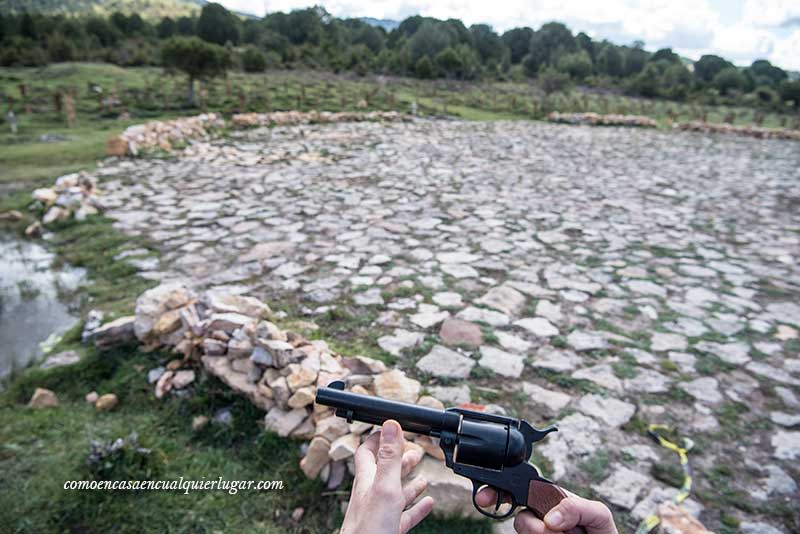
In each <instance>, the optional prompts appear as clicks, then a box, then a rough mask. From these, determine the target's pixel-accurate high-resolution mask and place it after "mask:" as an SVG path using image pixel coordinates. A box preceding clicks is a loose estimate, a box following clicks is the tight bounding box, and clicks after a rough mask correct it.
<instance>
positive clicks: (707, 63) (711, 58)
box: [694, 54, 733, 82]
mask: <svg viewBox="0 0 800 534" xmlns="http://www.w3.org/2000/svg"><path fill="white" fill-rule="evenodd" d="M732 67H733V63H731V62H730V61H728V60H726V59H723V58H721V57H719V56H715V55H713V54H706V55H704V56H702V57H700V59H698V60H697V61H696V62H695V64H694V75H695V76H696V77H697V78H699V79H701V80H703V81H704V82H710V81H711V80H712V79H714V76H716V75H717V73H718V72H719V71H721V70H723V69H727V68H732Z"/></svg>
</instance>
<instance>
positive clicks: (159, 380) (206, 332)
mask: <svg viewBox="0 0 800 534" xmlns="http://www.w3.org/2000/svg"><path fill="white" fill-rule="evenodd" d="M271 318H273V314H272V312H271V311H270V309H269V307H268V306H267V305H266V304H264V303H262V302H261V301H259V300H257V299H255V298H252V297H247V296H240V295H232V294H229V293H224V292H220V291H215V290H213V289H212V290H209V291H207V292H205V293H203V294H201V295H198V294H196V293H194V292H193V291H191V290H189V289H187V288H186V287H185V286H183V285H181V284H179V283H166V284H162V285H160V286H158V287H155V288H153V289H150V290H148V291H146V292H145V293H143V294H142V295H141V296H140V297H139V298H138V299H137V301H136V317H135V322H134V330H135V333H136V336H137V338H138V339H139V341H140V342H142V343H143V344H144V345H145V346H146V347H147V348H151V349H152V348H157V347H171V348H172V349H173V350H174V351H175V352H177V353H179V354H181V355H183V360H182V361H179V360H175V361H174V362H170V364H168V365H167V366H166V367H162V368H157V369H153V370H151V371H150V373H149V374H148V380H149V381H150V382H151V383H153V384H155V395H156V397H158V398H162V397H164V396H165V395H167V394H168V393H169V392H170V391H172V390H181V389H184V388H185V387H186V386H188V385H189V384H191V383H192V382H193V381H194V379H195V373H194V371H193V370H192V369H191V365H192V362H196V361H198V360H199V361H200V362H201V363H202V366H203V368H204V369H205V370H206V371H208V372H209V373H211V374H213V375H214V376H216V377H218V378H219V379H220V380H222V381H223V382H224V383H225V384H227V385H228V386H230V387H231V388H232V389H234V390H235V391H237V392H239V393H241V394H242V395H244V396H246V397H247V398H248V399H249V400H250V402H252V403H253V404H254V405H255V406H257V407H258V408H260V409H262V410H264V411H265V412H266V415H265V417H264V424H265V426H266V428H268V429H269V430H272V431H274V432H276V433H277V434H278V435H280V436H283V437H289V438H294V439H298V440H304V441H306V440H307V441H310V442H309V444H308V445H307V446H304V447H303V450H304V451H305V454H304V456H303V458H302V460H301V462H300V467H301V469H302V470H303V472H304V473H305V474H306V475H307V476H308V477H309V478H318V477H321V478H322V479H323V480H324V481H325V482H326V483H327V485H328V487H331V488H332V487H337V486H338V485H339V484H341V482H342V480H343V478H344V476H345V473H346V472H347V471H348V470H349V471H350V472H351V473H352V472H353V468H354V465H353V454H354V453H355V450H356V448H357V447H358V446H359V445H360V444H361V442H362V441H363V440H364V439H366V437H367V436H368V435H369V433H370V432H371V430H372V425H369V424H366V423H359V422H353V423H350V424H348V423H347V421H346V420H345V419H342V418H340V417H335V416H334V413H333V410H332V409H330V408H327V407H324V406H319V405H315V404H314V398H315V395H316V390H317V388H318V387H324V386H327V385H328V384H329V383H330V382H332V381H334V380H343V381H344V382H345V384H346V388H347V390H348V391H352V392H355V393H360V394H365V395H373V394H374V395H378V396H380V397H383V398H387V399H393V400H398V401H403V402H408V403H417V404H420V405H423V406H428V407H432V408H437V409H442V408H443V407H444V406H443V404H442V402H440V401H439V400H437V399H435V398H434V397H431V396H428V395H422V385H421V384H420V383H419V382H418V381H417V380H414V379H412V378H409V377H407V376H406V375H405V373H403V372H402V371H400V370H398V369H387V367H386V366H385V365H384V363H383V362H380V361H378V360H374V359H371V358H366V357H363V356H356V357H345V356H342V355H339V354H336V353H335V352H333V351H332V350H331V349H330V348H329V347H328V345H327V344H326V343H325V342H324V341H321V340H313V341H311V340H308V339H305V338H304V337H303V336H301V335H299V334H297V333H294V332H288V331H284V330H282V329H281V328H279V327H278V326H277V325H276V324H275V323H274V322H272V321H271V320H270V319H271ZM181 367H185V368H184V369H181ZM408 447H413V448H416V449H418V450H419V451H420V453H422V454H423V455H425V454H427V455H429V456H431V458H425V459H423V462H422V464H421V465H420V467H419V469H421V470H423V471H424V473H425V477H426V478H427V479H428V480H429V481H432V482H433V484H432V486H433V488H432V490H433V491H436V489H437V488H439V489H440V490H441V491H443V492H444V493H445V494H446V493H450V494H452V493H453V489H454V488H458V489H460V490H462V492H461V493H460V494H458V497H459V498H458V499H457V500H456V501H453V497H452V496H450V497H449V500H450V501H453V502H457V503H458V508H462V509H464V511H468V510H469V509H470V506H469V499H468V495H469V483H468V482H467V481H466V480H463V481H459V480H454V479H456V478H458V477H456V476H455V475H453V474H452V473H450V472H449V470H447V469H446V468H445V466H444V464H443V463H442V461H441V460H443V459H444V455H443V453H442V451H441V449H440V448H439V446H438V443H436V441H435V440H434V439H432V438H430V437H427V436H415V437H414V438H413V441H412V442H409V444H408ZM444 498H445V500H448V497H446V496H445V497H444ZM448 511H449V512H454V511H455V512H459V511H460V510H459V509H453V508H451V509H449V510H448Z"/></svg>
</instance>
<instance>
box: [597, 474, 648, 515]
mask: <svg viewBox="0 0 800 534" xmlns="http://www.w3.org/2000/svg"><path fill="white" fill-rule="evenodd" d="M610 471H611V473H612V474H611V476H609V477H608V478H606V479H605V480H603V481H602V482H601V483H599V484H593V485H592V489H593V490H595V491H596V492H597V493H599V494H600V495H601V496H602V497H604V498H606V499H607V500H608V501H609V502H611V503H612V504H615V505H617V506H619V507H620V508H624V509H626V510H630V509H632V508H633V507H634V506H635V505H636V501H637V499H638V498H639V495H640V494H641V493H642V492H643V491H644V490H645V489H646V488H647V487H648V486H650V485H652V482H653V480H652V479H651V478H650V477H648V476H645V475H643V474H641V473H638V472H636V471H633V470H631V469H628V468H627V467H625V466H623V465H621V464H613V465H612V466H611V469H610Z"/></svg>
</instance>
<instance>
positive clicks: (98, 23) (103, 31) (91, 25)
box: [86, 17, 120, 46]
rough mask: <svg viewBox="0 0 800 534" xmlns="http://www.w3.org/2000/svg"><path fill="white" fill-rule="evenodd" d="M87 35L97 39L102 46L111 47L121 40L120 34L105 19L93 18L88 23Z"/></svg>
mask: <svg viewBox="0 0 800 534" xmlns="http://www.w3.org/2000/svg"><path fill="white" fill-rule="evenodd" d="M86 33H87V34H89V35H92V36H94V37H96V38H97V40H98V41H99V42H100V44H101V45H102V46H111V45H113V44H116V42H117V41H118V40H119V37H120V35H119V32H118V31H117V29H116V28H114V26H112V25H111V24H109V23H108V22H107V21H105V20H104V19H101V18H99V17H92V18H90V19H89V20H87V21H86Z"/></svg>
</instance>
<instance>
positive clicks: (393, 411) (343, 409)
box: [316, 387, 461, 437]
mask: <svg viewBox="0 0 800 534" xmlns="http://www.w3.org/2000/svg"><path fill="white" fill-rule="evenodd" d="M316 402H317V403H318V404H323V405H325V406H330V407H332V408H335V409H336V415H337V416H339V417H344V418H346V419H347V420H348V421H349V420H354V421H362V422H364V423H370V424H373V425H382V424H383V423H384V421H386V420H388V419H394V420H395V421H397V422H398V423H400V426H402V427H403V430H405V431H407V432H415V433H417V434H427V435H432V436H436V437H438V436H439V434H440V433H441V432H442V430H448V431H451V432H457V431H458V428H459V424H460V421H461V416H460V415H458V414H457V413H453V412H448V411H445V410H435V409H433V408H427V407H425V406H417V405H415V404H408V403H406V402H398V401H390V400H386V399H382V398H380V397H370V396H368V395H359V394H357V393H351V392H349V391H342V390H340V389H335V388H332V387H325V388H319V389H318V390H317V398H316Z"/></svg>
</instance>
